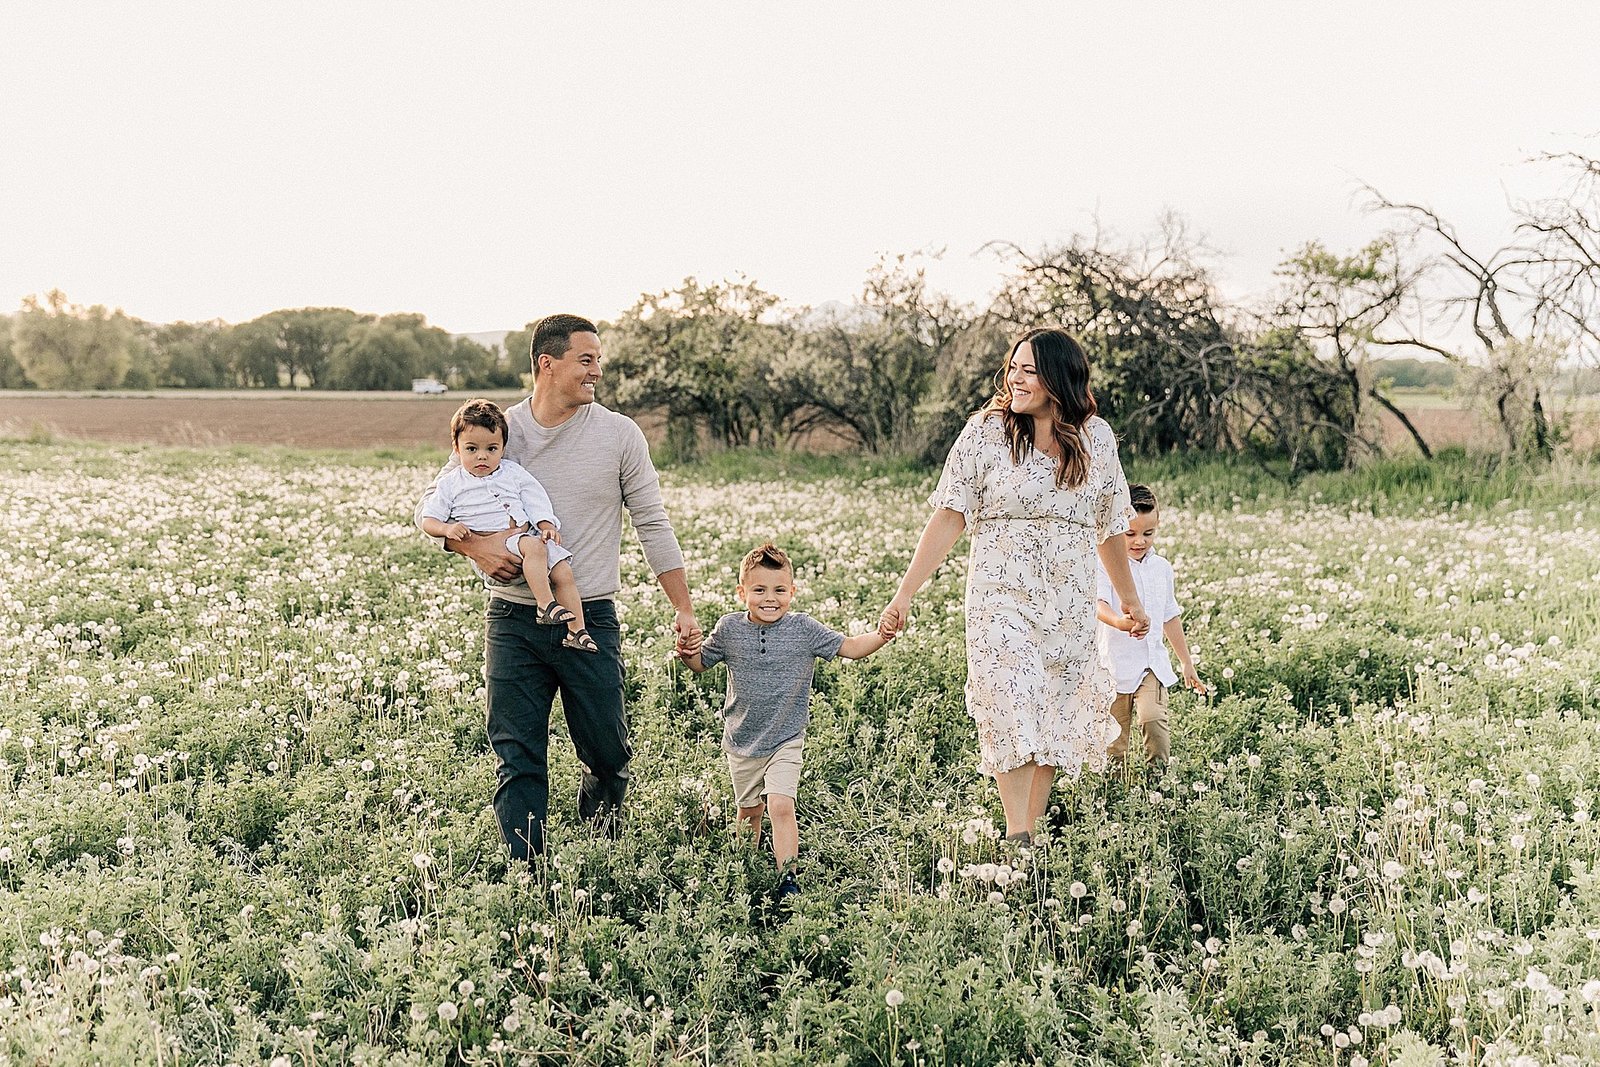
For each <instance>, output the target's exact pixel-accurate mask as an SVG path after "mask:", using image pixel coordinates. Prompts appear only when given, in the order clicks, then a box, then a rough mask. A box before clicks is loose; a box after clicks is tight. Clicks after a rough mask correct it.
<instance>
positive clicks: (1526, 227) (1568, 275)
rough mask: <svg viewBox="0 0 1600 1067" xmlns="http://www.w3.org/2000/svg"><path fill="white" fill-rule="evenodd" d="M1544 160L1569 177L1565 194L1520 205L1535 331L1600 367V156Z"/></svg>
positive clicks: (1565, 154) (1520, 229) (1575, 155)
mask: <svg viewBox="0 0 1600 1067" xmlns="http://www.w3.org/2000/svg"><path fill="white" fill-rule="evenodd" d="M1541 161H1542V162H1545V163H1553V164H1557V165H1559V166H1562V167H1563V168H1565V169H1566V170H1567V172H1568V176H1569V180H1568V184H1567V188H1566V190H1565V193H1564V195H1561V196H1557V197H1552V198H1549V199H1546V200H1539V201H1535V202H1533V203H1530V204H1523V205H1521V207H1520V208H1519V209H1518V215H1519V216H1520V217H1521V220H1522V221H1521V222H1520V224H1519V226H1518V232H1519V235H1520V236H1521V237H1522V239H1523V241H1524V247H1525V248H1526V250H1527V261H1526V276H1527V280H1528V288H1529V290H1530V292H1531V294H1532V298H1533V301H1534V308H1533V320H1534V323H1535V328H1534V330H1533V331H1532V332H1533V334H1534V335H1535V336H1537V337H1542V338H1548V339H1550V340H1554V341H1559V342H1562V343H1565V344H1566V345H1567V346H1568V347H1569V348H1570V350H1571V351H1572V353H1573V354H1574V355H1576V356H1578V357H1579V358H1580V359H1581V360H1582V361H1583V362H1584V363H1586V364H1587V365H1589V366H1590V367H1600V159H1596V158H1594V157H1592V156H1586V155H1583V154H1581V153H1578V152H1563V153H1559V154H1555V155H1546V156H1544V157H1542V159H1541Z"/></svg>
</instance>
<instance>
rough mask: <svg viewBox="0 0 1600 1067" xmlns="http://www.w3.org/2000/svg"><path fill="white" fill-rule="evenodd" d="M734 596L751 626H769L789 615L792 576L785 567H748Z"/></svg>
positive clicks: (792, 597)
mask: <svg viewBox="0 0 1600 1067" xmlns="http://www.w3.org/2000/svg"><path fill="white" fill-rule="evenodd" d="M736 592H737V594H738V597H739V599H740V600H741V601H743V603H744V607H745V611H746V612H748V613H749V616H750V621H751V622H755V623H761V624H762V625H764V626H771V625H772V624H773V623H775V622H777V621H778V620H779V619H781V618H783V617H784V616H785V615H787V614H788V613H789V602H790V601H792V600H793V599H794V574H793V573H791V572H790V571H789V569H788V568H787V567H785V568H780V569H774V568H772V567H751V568H750V571H749V573H747V574H746V575H745V576H744V581H742V582H740V583H739V588H738V589H737V590H736Z"/></svg>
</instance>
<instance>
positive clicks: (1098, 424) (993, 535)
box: [929, 413, 1133, 776]
mask: <svg viewBox="0 0 1600 1067" xmlns="http://www.w3.org/2000/svg"><path fill="white" fill-rule="evenodd" d="M1084 438H1085V440H1086V441H1087V443H1088V445H1089V456H1090V464H1089V477H1088V479H1087V480H1086V481H1085V482H1084V483H1083V485H1081V486H1079V487H1078V488H1076V489H1058V488H1056V484H1055V474H1056V461H1055V460H1053V459H1051V458H1050V457H1049V456H1046V455H1044V454H1043V453H1041V452H1037V451H1035V452H1032V453H1031V454H1030V455H1029V456H1028V458H1027V459H1025V460H1024V461H1023V462H1022V463H1020V464H1016V463H1012V461H1011V448H1010V445H1009V443H1008V442H1007V440H1006V434H1005V427H1004V425H1003V423H1002V422H1001V419H1000V416H999V415H991V416H985V415H984V414H982V413H980V414H978V415H974V416H973V417H972V419H971V420H970V421H969V422H968V423H967V425H966V428H965V429H963V430H962V431H961V436H960V437H958V438H957V439H956V443H955V445H954V446H952V447H951V449H950V456H949V458H948V459H946V460H945V466H944V474H943V476H942V477H941V478H940V479H939V486H938V488H937V489H935V490H934V493H933V496H932V497H930V498H929V503H931V504H932V505H933V506H934V507H936V508H950V509H951V510H953V511H959V512H961V513H962V514H963V515H965V516H966V522H967V533H968V536H969V537H970V539H971V542H972V556H971V561H970V564H969V567H968V571H967V603H966V609H967V688H966V695H967V711H968V713H969V714H971V716H972V717H973V719H974V720H976V722H977V724H978V748H979V760H978V767H979V770H981V771H982V772H983V773H984V774H989V775H994V774H999V773H1001V772H1003V771H1009V770H1014V769H1016V768H1017V767H1021V766H1022V765H1023V764H1026V763H1037V764H1040V765H1041V766H1050V767H1059V768H1061V769H1062V770H1064V771H1066V772H1067V773H1068V774H1069V775H1072V776H1076V775H1077V774H1078V772H1079V771H1080V770H1081V769H1082V768H1083V767H1084V766H1086V765H1087V766H1089V767H1091V768H1098V767H1101V766H1104V764H1105V760H1106V748H1107V747H1108V746H1109V745H1110V744H1111V742H1113V741H1115V740H1116V738H1117V733H1118V730H1117V724H1116V720H1114V719H1113V718H1112V717H1111V713H1110V709H1111V702H1112V701H1113V700H1114V699H1115V698H1116V683H1115V681H1114V680H1113V679H1112V676H1111V670H1110V667H1109V666H1108V665H1107V664H1106V663H1105V662H1104V660H1103V658H1102V657H1101V654H1100V651H1099V649H1098V647H1097V645H1096V641H1095V547H1096V546H1097V545H1098V544H1099V543H1100V542H1101V541H1103V540H1105V539H1106V538H1107V537H1111V536H1113V535H1116V534H1120V533H1124V532H1126V531H1127V529H1128V527H1129V525H1130V521H1131V519H1132V515H1133V509H1132V508H1131V507H1129V504H1128V483H1127V480H1126V478H1124V476H1123V473H1122V463H1121V462H1120V461H1119V460H1118V458H1117V439H1116V436H1115V435H1114V434H1113V433H1112V431H1111V427H1110V426H1108V425H1106V423H1105V421H1104V420H1103V419H1100V418H1092V419H1090V420H1089V421H1088V423H1087V424H1086V425H1085V427H1084Z"/></svg>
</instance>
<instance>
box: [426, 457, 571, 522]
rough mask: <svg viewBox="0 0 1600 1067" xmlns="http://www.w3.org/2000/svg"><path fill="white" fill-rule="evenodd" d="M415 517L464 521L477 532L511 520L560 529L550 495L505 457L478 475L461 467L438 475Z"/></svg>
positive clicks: (530, 475) (535, 480)
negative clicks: (483, 473) (435, 483)
mask: <svg viewBox="0 0 1600 1067" xmlns="http://www.w3.org/2000/svg"><path fill="white" fill-rule="evenodd" d="M419 517H420V518H432V519H438V520H439V521H440V522H459V523H464V524H465V525H466V527H467V529H469V530H472V531H475V532H478V533H492V532H494V531H495V530H503V529H505V528H506V527H507V526H509V525H511V520H515V521H516V522H518V523H540V522H550V523H554V524H555V527H556V529H558V530H559V529H561V523H560V522H559V521H558V520H557V519H556V513H555V509H554V508H552V507H551V506H550V494H548V493H546V492H545V491H544V486H542V485H540V484H539V479H537V478H535V477H534V476H533V475H532V474H530V473H528V468H526V467H524V466H523V465H522V464H520V463H516V462H513V461H512V460H509V459H502V460H501V461H500V466H499V467H496V468H495V470H494V473H492V474H487V475H484V476H483V477H482V478H478V477H475V476H473V475H471V474H469V473H467V469H466V468H465V467H456V468H454V469H453V470H449V471H446V472H445V473H444V474H441V475H440V476H439V482H438V484H437V485H436V486H435V487H434V491H433V494H432V495H431V496H429V497H428V499H427V500H426V501H425V502H424V503H423V506H422V513H421V515H420V516H419ZM419 525H420V524H419Z"/></svg>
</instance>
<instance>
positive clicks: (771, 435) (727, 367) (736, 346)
mask: <svg viewBox="0 0 1600 1067" xmlns="http://www.w3.org/2000/svg"><path fill="white" fill-rule="evenodd" d="M777 302H778V298H777V297H775V296H773V295H772V294H771V293H768V292H766V291H764V290H762V289H761V288H760V287H759V286H757V285H756V284H755V283H753V282H750V281H745V280H742V279H741V280H739V281H724V282H716V283H713V284H710V285H702V284H701V283H700V282H698V281H696V280H695V279H694V278H685V279H684V281H683V284H682V285H680V286H679V287H678V288H676V289H669V290H667V291H665V292H661V293H647V294H645V295H643V296H641V297H640V298H639V300H638V302H637V303H635V304H634V305H633V307H631V308H629V309H628V310H627V311H626V312H624V313H623V315H622V317H621V318H620V319H619V320H618V321H617V323H616V324H615V325H613V326H612V327H610V329H609V330H608V331H607V334H606V350H607V361H608V363H609V364H610V367H611V373H612V374H614V375H615V379H614V384H613V387H612V396H614V397H615V398H616V403H617V405H618V407H619V408H621V409H622V410H625V411H627V410H632V411H642V410H650V409H655V408H663V407H664V408H665V409H666V412H667V446H668V448H669V449H670V450H671V451H672V452H673V453H674V454H675V455H677V456H680V457H685V456H692V455H694V454H695V453H696V452H697V451H698V450H699V444H700V434H701V433H702V432H704V433H705V435H706V437H707V438H708V439H709V440H710V441H712V442H714V443H716V444H718V445H720V446H738V445H750V444H767V443H772V442H773V441H774V440H775V439H779V438H781V437H782V436H783V434H784V429H783V427H782V426H781V425H778V424H775V423H774V422H773V421H772V420H773V419H774V418H779V419H780V421H781V414H780V412H779V410H778V409H776V408H774V407H773V405H772V403H771V401H772V396H771V380H772V373H771V372H772V366H773V361H774V359H775V357H776V356H777V354H778V353H779V352H781V351H782V350H783V349H784V348H786V347H787V338H786V334H785V331H784V328H783V327H782V326H780V325H777V324H774V323H768V322H764V321H762V319H763V316H765V315H766V314H767V313H768V312H769V311H771V310H772V308H773V307H775V306H776V304H777Z"/></svg>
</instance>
